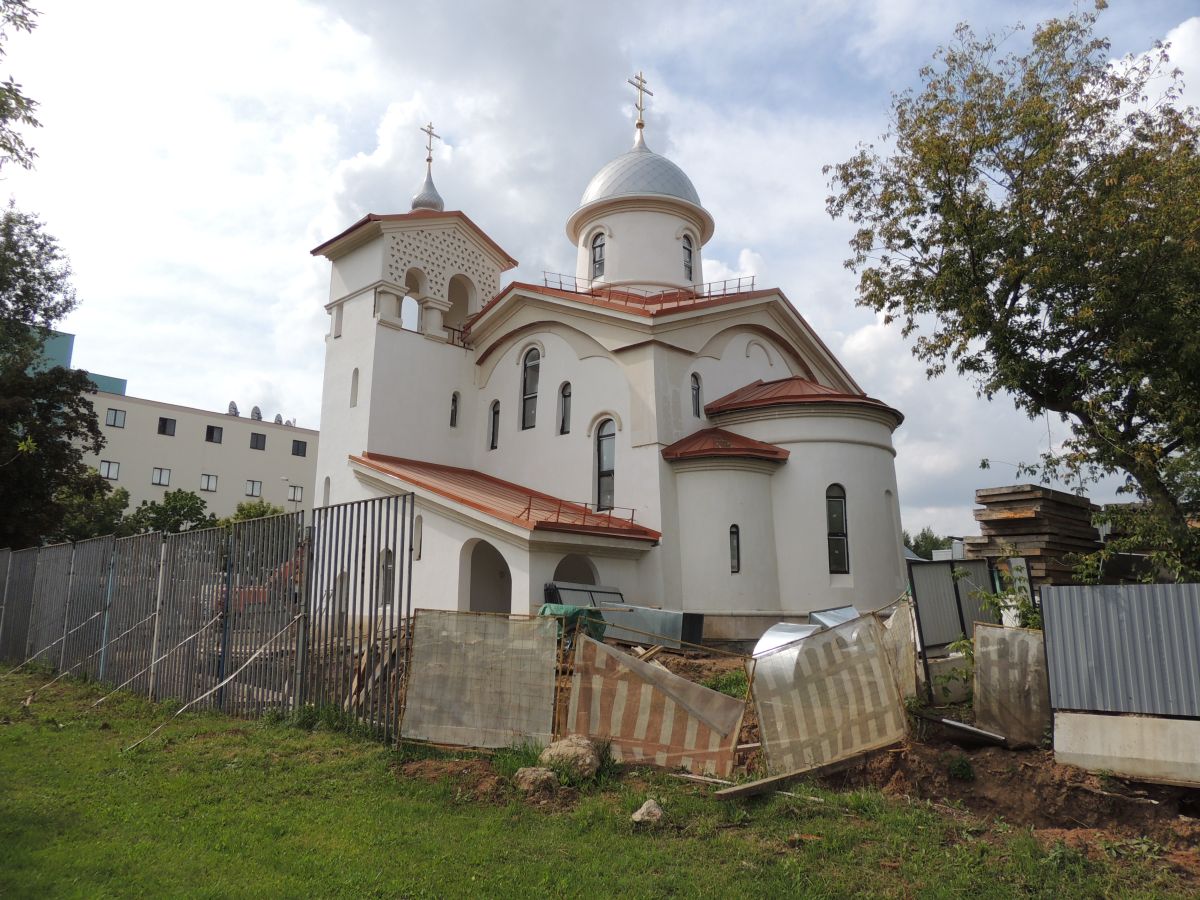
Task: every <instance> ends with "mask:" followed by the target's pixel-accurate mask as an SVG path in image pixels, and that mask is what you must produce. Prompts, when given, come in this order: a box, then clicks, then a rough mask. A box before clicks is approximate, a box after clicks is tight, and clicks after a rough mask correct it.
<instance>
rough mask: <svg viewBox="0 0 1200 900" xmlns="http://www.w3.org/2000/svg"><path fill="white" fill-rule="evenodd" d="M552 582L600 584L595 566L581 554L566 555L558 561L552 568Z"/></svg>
mask: <svg viewBox="0 0 1200 900" xmlns="http://www.w3.org/2000/svg"><path fill="white" fill-rule="evenodd" d="M554 580H555V581H569V582H571V583H572V584H599V583H600V579H599V578H598V577H597V575H596V567H595V565H593V564H592V561H591V560H590V559H588V558H587V557H586V556H584V555H583V554H581V553H568V554H567V555H566V556H564V557H563V558H562V559H560V560H559V561H558V565H557V566H555V568H554Z"/></svg>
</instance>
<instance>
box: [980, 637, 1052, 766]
mask: <svg viewBox="0 0 1200 900" xmlns="http://www.w3.org/2000/svg"><path fill="white" fill-rule="evenodd" d="M975 723H976V724H977V725H978V726H979V727H980V728H982V729H984V730H985V731H992V732H995V733H996V734H1002V735H1004V737H1006V738H1007V739H1008V745H1009V746H1010V747H1040V746H1041V744H1042V741H1043V739H1044V738H1045V736H1046V731H1047V730H1048V729H1049V728H1050V725H1051V713H1050V681H1049V678H1048V676H1047V672H1046V647H1045V645H1044V644H1043V642H1042V633H1041V632H1040V631H1033V630H1031V629H1028V628H1005V627H1003V626H1000V625H985V624H983V623H982V622H977V623H976V624H975Z"/></svg>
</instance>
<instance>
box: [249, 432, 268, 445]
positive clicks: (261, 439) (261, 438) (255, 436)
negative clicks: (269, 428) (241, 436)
mask: <svg viewBox="0 0 1200 900" xmlns="http://www.w3.org/2000/svg"><path fill="white" fill-rule="evenodd" d="M250 449H251V450H266V449H267V436H266V435H265V434H259V433H258V432H257V431H252V432H250Z"/></svg>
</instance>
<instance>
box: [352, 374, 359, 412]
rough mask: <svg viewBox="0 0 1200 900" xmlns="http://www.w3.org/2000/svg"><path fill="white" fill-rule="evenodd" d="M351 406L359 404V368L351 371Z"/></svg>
mask: <svg viewBox="0 0 1200 900" xmlns="http://www.w3.org/2000/svg"><path fill="white" fill-rule="evenodd" d="M350 406H351V407H355V406H358V369H355V370H354V371H353V372H351V373H350Z"/></svg>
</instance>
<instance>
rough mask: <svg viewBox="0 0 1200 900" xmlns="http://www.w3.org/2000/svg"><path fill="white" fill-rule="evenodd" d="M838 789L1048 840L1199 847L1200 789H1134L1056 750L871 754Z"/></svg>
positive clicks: (836, 782) (838, 781) (930, 748)
mask: <svg viewBox="0 0 1200 900" xmlns="http://www.w3.org/2000/svg"><path fill="white" fill-rule="evenodd" d="M827 782H828V783H829V784H830V785H831V786H834V787H862V786H871V787H877V788H880V789H881V790H883V792H884V793H887V794H892V795H894V796H907V797H916V798H920V799H924V800H932V801H935V802H943V803H945V802H957V803H959V804H961V805H962V806H964V807H965V808H967V809H969V810H970V811H972V812H974V813H976V814H979V815H982V816H987V817H989V818H1003V819H1004V820H1005V821H1007V822H1010V823H1012V824H1014V825H1028V826H1032V827H1033V828H1035V829H1039V830H1042V831H1044V832H1046V833H1047V834H1050V833H1052V832H1053V833H1063V832H1074V833H1076V837H1075V838H1073V840H1076V841H1082V842H1084V843H1089V842H1091V843H1096V841H1097V840H1100V839H1098V838H1096V835H1095V834H1094V833H1092V832H1101V833H1103V835H1104V836H1105V837H1104V838H1103V840H1105V841H1108V842H1110V843H1112V844H1114V845H1119V844H1121V842H1122V841H1126V842H1127V841H1130V840H1136V839H1147V838H1148V839H1151V840H1153V841H1154V842H1156V843H1158V844H1160V845H1161V846H1162V847H1164V848H1169V849H1172V850H1185V851H1192V852H1193V853H1194V852H1195V851H1196V849H1197V848H1200V819H1196V818H1193V817H1192V816H1193V815H1194V813H1195V809H1196V803H1197V801H1198V800H1200V791H1197V790H1189V789H1186V788H1177V787H1169V786H1165V785H1149V784H1134V783H1128V782H1125V781H1121V780H1118V779H1115V778H1102V777H1101V776H1098V775H1092V774H1090V773H1088V772H1085V771H1084V770H1082V769H1077V768H1075V767H1073V766H1060V765H1058V764H1057V763H1055V761H1054V754H1053V753H1052V752H1051V751H1049V750H1042V751H1034V752H1028V753H1017V752H1013V751H1011V750H1005V749H1002V748H1000V747H985V748H980V749H975V750H964V749H961V748H958V747H955V746H953V745H930V744H919V743H912V744H907V745H905V746H903V747H901V748H898V749H893V750H884V751H879V752H876V753H873V754H871V755H870V756H869V757H868V758H867V760H866V761H865V762H864V763H863V764H861V765H859V766H856V767H854V768H852V769H850V770H848V771H846V772H844V773H841V774H838V775H835V776H831V777H830V778H829V779H827Z"/></svg>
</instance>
